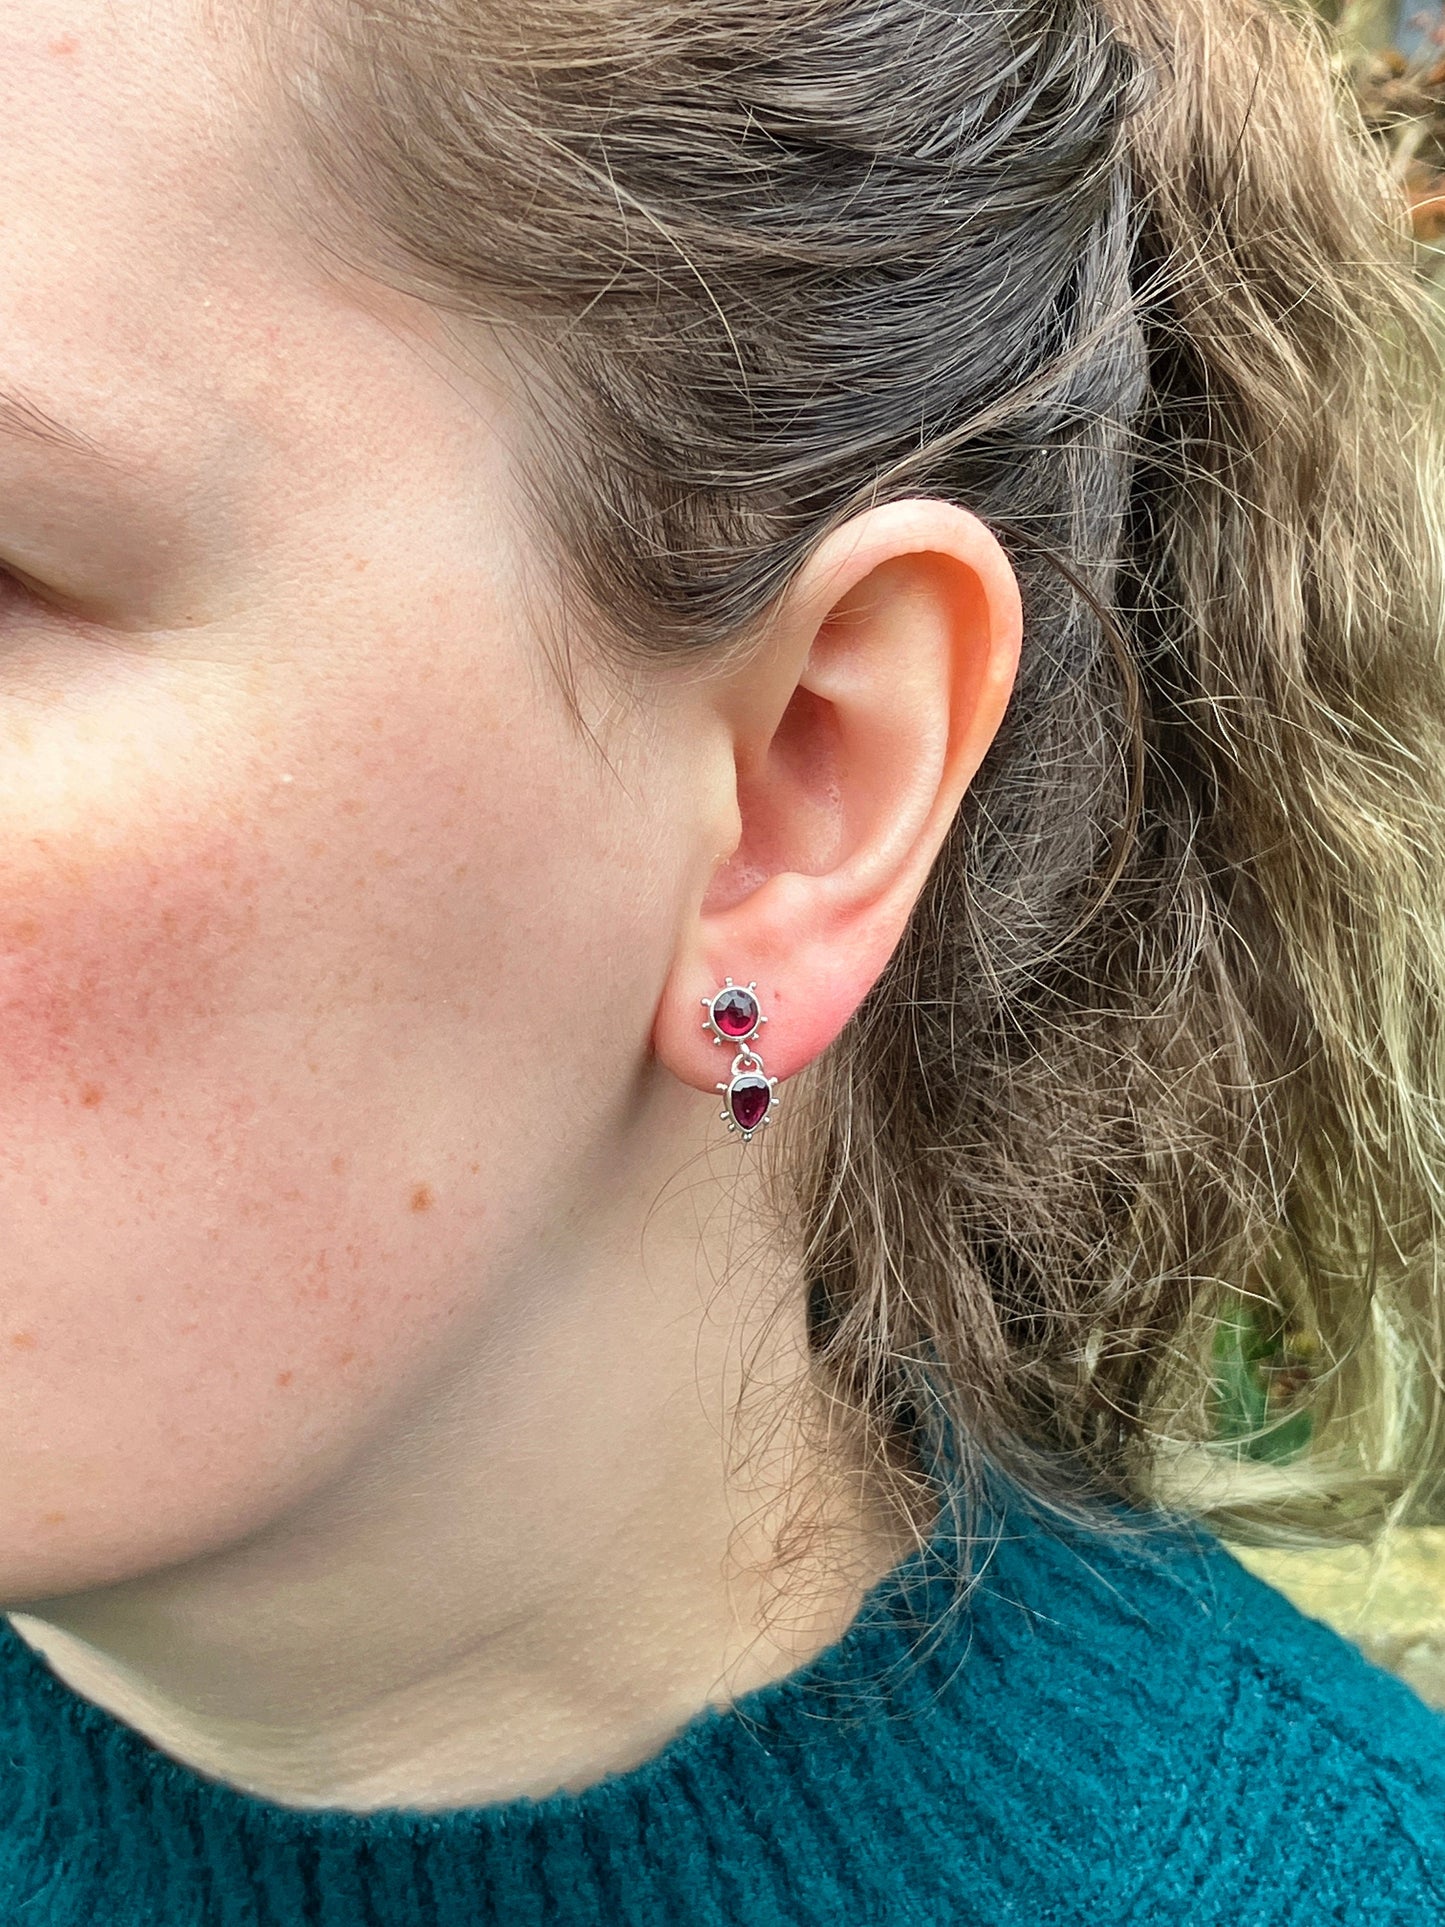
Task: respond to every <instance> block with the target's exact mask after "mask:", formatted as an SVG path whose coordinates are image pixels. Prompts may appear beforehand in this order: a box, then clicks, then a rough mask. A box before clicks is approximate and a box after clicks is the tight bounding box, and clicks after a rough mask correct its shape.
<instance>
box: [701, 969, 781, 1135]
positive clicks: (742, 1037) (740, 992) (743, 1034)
mask: <svg viewBox="0 0 1445 1927" xmlns="http://www.w3.org/2000/svg"><path fill="white" fill-rule="evenodd" d="M757 987H758V986H757V983H756V980H755V981H753V982H752V983H750V984H749V985H748V986H747V988H746V989H744V988H743V987H742V985H740V984H735V983H734V982H733V980H732V978H731V977H729V978H728V979H727V981H726V983H725V984H724V985H723V987H722V989H721V990H718V991H714V993H713V995H712V996H711V997H701V998H699V999H698V1001H699V1002H700V1003H701V1004H702V1006H703V1008H704V1009H705V1010H706V1012H707V1016H706V1017H705V1018H704V1019H703V1023H702V1027H703V1029H704V1030H710V1031H711V1032H712V1033H713V1039H712V1041H713V1042H714V1043H715V1044H741V1045H742V1046H743V1048H742V1049H741V1050H739V1052H738V1054H737V1056H736V1057H734V1059H733V1065H732V1072H731V1075H730V1078H729V1081H728V1082H727V1083H724V1084H719V1085H718V1086H717V1089H718V1090H720V1091H721V1092H722V1093H723V1108H722V1109H721V1111H719V1112H718V1116H719V1117H721V1118H722V1119H723V1121H724V1122H725V1123H726V1125H727V1127H728V1129H729V1130H730V1131H741V1132H742V1134H743V1143H744V1144H746V1143H747V1142H748V1140H749V1139H750V1138H751V1137H752V1134H753V1132H754V1131H756V1130H757V1129H759V1127H760V1126H761V1125H764V1124H771V1123H772V1121H773V1110H774V1107H775V1106H776V1105H777V1104H779V1103H780V1102H781V1101H782V1100H781V1099H780V1098H779V1097H778V1094H777V1090H776V1088H775V1087H776V1085H777V1082H778V1080H777V1078H776V1077H769V1076H768V1075H767V1073H766V1072H765V1071H764V1069H763V1060H762V1058H761V1057H759V1056H758V1054H757V1052H756V1051H755V1050H751V1049H749V1048H748V1045H747V1039H748V1038H750V1037H756V1036H757V1034H758V1032H759V1031H760V1030H761V1029H762V1027H763V1025H764V1024H765V1023H766V1022H767V1021H768V1020H767V1018H766V1017H764V1015H763V1013H762V1010H761V1009H760V1007H759V1005H758V1000H757V998H756V997H755V996H754V994H753V993H754V991H756V989H757Z"/></svg>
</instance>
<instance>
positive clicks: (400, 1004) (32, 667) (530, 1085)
mask: <svg viewBox="0 0 1445 1927" xmlns="http://www.w3.org/2000/svg"><path fill="white" fill-rule="evenodd" d="M227 58H228V56H226V55H225V54H224V53H223V51H222V50H221V49H220V48H219V47H218V46H216V45H214V44H212V43H211V41H210V40H209V39H208V38H207V36H206V33H205V31H204V30H203V29H202V28H201V27H200V26H199V25H198V24H197V23H196V21H195V19H194V18H193V10H192V6H191V5H190V4H189V0H148V4H147V6H146V7H145V8H144V9H143V10H139V11H137V10H133V9H131V8H119V7H115V6H113V5H111V4H108V0H0V210H3V213H0V389H3V390H4V392H5V393H6V394H7V395H10V396H13V397H15V398H16V403H17V405H16V407H15V408H14V409H11V408H9V407H8V406H7V407H6V408H5V410H4V416H3V421H0V427H3V430H4V432H3V434H0V564H3V565H4V567H5V568H6V569H7V570H11V571H15V572H17V575H16V577H11V578H7V579H5V580H4V581H3V585H0V1399H3V1408H0V1409H3V1419H0V1603H5V1604H11V1605H17V1604H21V1603H23V1602H24V1601H25V1600H26V1599H27V1598H29V1599H38V1598H40V1597H43V1596H44V1595H45V1594H47V1593H51V1592H59V1591H65V1590H73V1589H80V1588H84V1587H88V1586H92V1585H96V1584H99V1583H102V1582H104V1581H107V1580H110V1579H114V1578H118V1577H123V1576H126V1575H129V1574H131V1573H135V1572H139V1571H143V1570H147V1569H150V1568H152V1567H155V1566H157V1565H159V1564H161V1563H164V1562H169V1561H171V1560H174V1559H178V1558H182V1557H185V1556H189V1555H191V1554H194V1553H196V1552H198V1551H202V1550H204V1549H207V1548H208V1547H210V1546H213V1545H219V1544H222V1543H225V1542H227V1541H230V1540H233V1539H234V1538H235V1537H236V1536H237V1535H238V1534H240V1533H242V1532H244V1531H245V1530H246V1529H247V1528H248V1527H250V1526H253V1525H255V1524H256V1523H258V1522H260V1521H262V1520H264V1519H265V1518H267V1517H270V1516H272V1515H274V1514H275V1513H276V1512H277V1511H278V1509H279V1508H281V1507H282V1506H283V1505H284V1504H285V1503H286V1501H287V1499H288V1497H294V1496H297V1494H298V1493H299V1491H300V1490H301V1489H302V1488H304V1487H306V1486H307V1484H308V1482H311V1481H319V1480H320V1479H321V1478H322V1477H324V1476H325V1474H326V1471H327V1469H328V1468H329V1467H330V1466H332V1465H334V1464H336V1463H339V1462H340V1461H341V1460H343V1459H344V1458H345V1456H346V1455H347V1454H348V1453H349V1452H350V1451H352V1450H354V1448H355V1445H356V1442H357V1440H358V1439H359V1438H361V1437H363V1436H364V1434H365V1432H366V1429H367V1428H368V1427H370V1426H374V1425H375V1424H376V1423H377V1422H378V1415H379V1414H381V1413H383V1412H384V1411H385V1410H386V1409H387V1405H388V1401H389V1400H390V1401H393V1402H399V1401H401V1400H402V1399H403V1398H404V1397H405V1396H406V1395H407V1392H408V1388H409V1387H414V1385H415V1384H416V1383H417V1382H418V1380H419V1379H420V1377H422V1376H423V1375H424V1374H425V1373H426V1372H427V1371H428V1370H429V1369H430V1368H431V1367H432V1366H433V1365H434V1364H435V1361H436V1359H437V1357H438V1356H439V1354H440V1352H441V1350H442V1347H443V1342H444V1340H447V1341H450V1340H453V1339H454V1338H455V1336H456V1334H457V1332H458V1329H459V1321H460V1320H461V1319H463V1318H464V1317H465V1316H466V1315H467V1314H468V1313H469V1312H472V1311H474V1310H475V1309H476V1307H477V1304H478V1301H479V1300H484V1299H485V1298H486V1295H487V1293H486V1286H487V1281H488V1280H490V1279H493V1278H500V1277H503V1276H504V1275H506V1274H507V1269H508V1267H509V1266H514V1265H516V1264H517V1263H518V1262H519V1260H518V1256H517V1254H519V1253H525V1252H527V1251H528V1250H529V1249H533V1248H536V1246H537V1245H538V1244H539V1242H540V1241H542V1240H543V1239H544V1237H546V1236H553V1237H556V1238H560V1237H562V1236H563V1235H565V1234H564V1231H563V1230H560V1229H559V1228H558V1226H557V1212H556V1202H557V1198H558V1196H559V1192H564V1191H565V1192H566V1193H567V1194H568V1195H572V1187H573V1186H577V1187H581V1186H583V1185H584V1183H585V1181H586V1176H587V1172H588V1169H589V1167H588V1164H587V1160H588V1159H589V1157H591V1156H592V1155H593V1154H594V1153H595V1152H596V1149H597V1147H598V1146H599V1145H605V1143H606V1142H607V1138H608V1131H609V1124H610V1119H609V1116H608V1114H607V1113H608V1107H609V1106H610V1105H613V1104H615V1105H617V1106H619V1107H620V1106H621V1104H622V1103H623V1102H624V1100H625V1097H626V1094H627V1093H626V1080H625V1075H624V1073H623V1071H622V1070H621V1069H620V1068H619V1066H621V1065H623V1064H624V1063H626V1062H627V1061H635V1056H636V1053H637V1052H638V1051H640V1050H641V1048H642V1046H643V1045H644V1044H645V1042H646V1039H647V1034H648V1025H649V1021H650V1018H651V1014H652V999H653V997H654V995H655V989H656V985H657V983H658V982H659V981H660V980H661V977H662V975H663V973H664V972H665V969H666V965H667V960H668V932H669V925H670V919H671V917H672V914H673V912H672V910H671V909H670V908H669V906H668V905H667V904H666V903H664V902H662V901H660V900H659V895H658V893H657V892H656V891H653V890H651V889H649V888H648V887H647V886H646V884H645V883H644V880H643V877H642V874H641V860H640V858H639V856H638V851H639V850H640V849H641V848H642V847H643V846H644V845H649V849H648V856H649V863H650V865H652V866H655V868H656V871H657V872H658V873H662V874H666V856H667V853H666V852H665V851H663V852H659V849H658V840H659V837H660V836H661V835H663V834H665V831H663V830H660V829H659V828H658V826H659V825H665V824H666V822H667V820H668V818H667V806H666V794H667V786H668V784H669V783H671V782H676V783H677V784H678V785H679V786H681V785H682V784H683V783H684V782H685V780H686V773H685V769H684V768H682V767H681V759H679V766H678V767H677V768H675V769H673V768H672V767H671V766H670V765H669V766H668V767H667V768H664V767H663V759H664V758H666V756H667V755H668V753H669V752H668V750H667V747H666V743H665V741H664V740H662V735H663V733H662V732H659V733H658V737H659V740H658V741H657V742H653V741H652V740H651V739H649V741H648V743H647V744H646V746H645V747H644V746H642V745H640V743H639V742H638V741H637V740H635V739H632V738H629V739H628V740H627V741H625V742H623V743H621V744H620V745H619V744H617V743H609V751H610V753H611V757H612V765H613V767H611V768H609V767H608V766H607V764H606V763H605V762H604V761H603V759H602V758H601V757H599V756H598V754H597V752H596V750H595V748H593V747H591V746H590V745H589V744H587V742H586V739H585V736H584V735H583V734H582V733H581V732H579V731H577V730H576V728H575V727H574V725H573V724H572V722H571V720H570V719H569V717H568V714H567V709H566V704H565V702H564V700H563V697H562V694H561V691H560V688H559V686H558V685H557V683H556V682H555V681H554V680H553V678H552V677H551V674H550V672H549V670H548V668H547V665H546V661H545V657H544V652H543V650H542V647H541V645H540V644H539V641H538V635H537V631H536V628H535V626H534V625H531V624H529V623H528V621H527V620H526V616H525V610H524V608H523V604H522V601H521V599H520V590H521V589H522V588H523V587H526V586H529V585H530V586H532V587H533V588H534V589H535V586H536V580H537V573H538V571H537V566H536V564H535V563H534V564H533V565H532V567H531V569H530V571H529V567H528V561H527V553H526V548H525V544H524V542H523V540H522V538H521V537H520V535H519V534H518V532H517V524H516V521H515V518H514V516H513V515H512V513H511V504H512V502H513V484H512V481H511V479H510V477H509V470H508V463H507V455H506V447H507V439H508V417H507V414H506V409H505V406H504V404H503V402H502V400H501V399H500V395H499V393H498V392H493V391H492V390H491V389H490V388H489V387H488V386H487V385H486V384H485V383H484V382H483V381H482V380H481V379H480V378H479V377H476V376H470V377H469V376H468V375H466V374H464V373H463V372H462V370H461V368H460V367H459V365H457V364H456V363H455V361H454V360H452V359H449V358H448V356H447V355H446V353H445V352H443V348H442V346H441V345H440V341H439V337H438V336H437V334H435V333H434V332H433V333H429V332H428V329H427V327H426V325H425V323H424V320H423V318H422V316H421V315H420V314H419V313H418V311H417V310H416V309H415V308H414V307H413V306H412V304H410V303H405V302H403V301H402V300H401V299H400V298H392V297H383V296H380V295H374V296H370V297H367V298H365V299H363V298H362V297H361V296H360V295H359V294H358V293H357V292H356V290H355V289H351V290H348V289H347V288H346V287H344V286H343V285H342V284H341V283H340V282H339V281H337V280H335V279H333V278H330V277H329V276H328V275H327V274H326V273H325V272H324V271H323V269H322V268H321V266H320V264H319V262H318V260H317V258H316V256H315V255H314V253H311V252H308V250H307V249H306V247H305V245H304V244H303V242H302V241H301V239H300V238H299V236H298V237H296V238H295V239H292V238H291V237H290V236H289V235H288V232H287V229H286V224H285V219H284V212H283V211H281V210H279V209H276V208H275V204H274V202H272V201H270V200H268V198H267V196H266V194H265V192H264V191H263V187H262V181H263V175H264V173H265V169H264V167H263V166H262V164H261V159H260V154H261V149H260V143H262V142H263V141H264V140H265V138H266V134H267V130H266V128H265V127H264V125H261V124H258V123H257V121H256V120H255V118H254V115H253V114H252V113H250V112H249V110H248V108H247V105H246V102H247V99H248V96H247V94H246V91H245V89H244V88H243V86H241V85H240V84H239V83H238V80H237V78H236V76H233V75H231V74H229V73H228V71H227V68H226V60H227ZM22 396H23V397H24V398H25V400H24V403H23V404H22V403H20V401H19V398H20V397H22ZM34 411H40V414H43V416H44V417H48V418H50V420H51V422H52V423H63V424H65V425H66V427H65V431H64V432H63V433H62V431H60V430H59V429H56V431H55V433H56V436H57V438H58V439H55V440H52V439H51V438H50V435H49V433H48V432H42V423H41V419H40V414H37V413H35V412H34ZM17 578H23V579H24V586H22V581H21V580H20V579H17ZM619 758H620V759H621V763H620V767H619ZM619 775H621V776H622V777H623V778H624V779H625V780H623V781H619V780H618V776H619ZM649 785H650V786H651V791H650V802H649V804H648V810H649V827H648V829H647V830H646V832H645V833H644V828H643V826H642V823H641V821H640V817H639V815H638V814H637V813H636V812H637V805H636V803H635V801H634V800H633V799H634V798H635V797H636V796H637V795H638V793H639V787H640V786H642V788H643V791H644V793H646V786H649ZM659 798H661V800H659ZM659 855H661V857H662V861H661V862H659ZM653 873H654V870H653V869H652V868H649V871H648V874H649V875H651V874H653ZM654 962H655V965H656V969H655V971H654V970H653V969H652V965H653V963H654ZM600 992H605V1009H606V1021H605V1024H602V1023H600V1022H599V1017H598V1010H599V1003H600V1002H601V1001H602V999H601V997H600V995H599V993H600ZM609 1076H610V1077H611V1078H612V1080H613V1082H612V1084H611V1085H609V1083H608V1078H609ZM685 1095H686V1096H688V1097H689V1098H690V1101H691V1102H692V1103H693V1104H694V1105H697V1104H698V1103H699V1102H700V1100H699V1099H698V1098H697V1097H696V1095H695V1094H692V1093H686V1094H685ZM702 1108H703V1109H704V1110H706V1111H708V1114H709V1115H711V1109H710V1107H709V1106H706V1105H703V1106H702ZM569 1120H571V1122H570V1123H569ZM479 1281H480V1283H479ZM488 1315H492V1312H491V1309H490V1308H489V1311H488Z"/></svg>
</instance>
